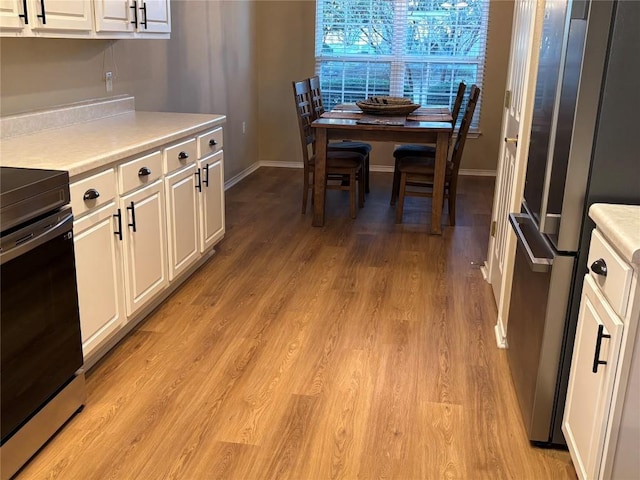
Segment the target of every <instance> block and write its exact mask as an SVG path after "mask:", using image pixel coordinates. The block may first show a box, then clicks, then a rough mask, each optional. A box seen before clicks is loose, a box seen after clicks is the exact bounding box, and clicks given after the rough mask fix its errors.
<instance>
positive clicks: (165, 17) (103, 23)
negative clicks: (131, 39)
mask: <svg viewBox="0 0 640 480" xmlns="http://www.w3.org/2000/svg"><path fill="white" fill-rule="evenodd" d="M94 6H95V19H96V32H97V34H98V35H100V34H109V35H110V36H111V34H113V33H139V34H141V35H140V36H144V34H147V33H151V34H156V33H167V34H168V33H170V32H171V7H170V4H169V0H147V1H143V0H94Z"/></svg>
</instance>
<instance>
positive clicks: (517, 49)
mask: <svg viewBox="0 0 640 480" xmlns="http://www.w3.org/2000/svg"><path fill="white" fill-rule="evenodd" d="M520 6H521V4H520V2H516V3H515V6H514V12H513V33H512V35H511V52H510V55H509V69H508V72H509V73H508V77H507V81H508V82H511V81H512V79H513V75H512V73H513V71H512V70H513V68H514V65H515V64H516V63H517V62H514V58H515V56H516V55H523V54H524V55H526V57H527V60H526V67H525V75H524V78H523V80H524V82H525V84H524V88H523V89H522V90H521V91H522V95H521V98H520V99H518V101H519V102H520V105H522V109H521V111H520V122H519V128H518V144H517V148H516V153H515V168H514V173H513V179H514V185H513V189H512V190H511V195H510V197H509V198H499V191H500V188H499V187H500V183H499V182H500V181H501V179H502V178H504V173H505V171H506V168H507V167H508V166H507V165H504V161H503V160H504V158H505V149H506V148H507V143H506V141H503V142H501V144H500V151H499V157H498V168H497V177H496V187H495V189H494V198H493V209H492V212H491V225H492V228H491V230H490V233H489V246H488V250H487V260H485V262H484V266H483V267H482V268H481V270H482V274H483V276H484V278H485V280H486V281H487V282H489V283H491V278H492V274H493V273H494V269H496V268H499V265H497V264H496V262H495V261H494V257H495V255H494V253H495V252H494V249H495V248H496V246H497V245H496V242H495V239H496V237H495V230H496V228H495V227H493V225H497V222H498V220H499V219H498V218H497V216H498V212H499V205H500V204H501V202H507V204H508V208H507V212H519V211H520V205H521V203H522V199H523V195H524V180H525V174H526V171H527V157H528V154H529V141H530V137H531V125H532V118H533V108H534V100H535V89H536V80H537V71H538V61H539V57H540V55H539V47H540V43H541V40H542V24H543V20H544V11H545V6H546V2H545V0H536V8H535V15H534V16H533V20H532V22H530V23H529V25H528V29H529V30H528V31H527V34H528V37H529V41H528V43H527V45H526V46H524V48H523V45H520V44H519V43H518V42H517V37H518V35H519V34H520V33H521V32H520V31H519V30H518V22H517V18H518V17H517V15H518V12H519V7H520ZM510 87H511V85H510V84H509V83H508V84H507V90H509V89H510ZM511 91H513V90H511ZM505 98H506V93H505ZM513 101H515V99H511V102H513ZM508 116H509V107H508V105H507V103H506V102H505V106H504V113H503V117H502V128H501V138H503V139H506V137H507V135H506V129H507V126H508V122H507V119H508ZM501 221H502V222H506V223H507V224H508V218H503V219H501ZM516 244H517V239H516V236H515V234H514V233H513V231H512V230H511V229H510V228H509V229H508V230H507V237H506V244H505V249H504V258H503V265H504V268H503V272H502V276H501V281H500V285H499V289H496V288H494V291H495V290H497V291H498V292H499V294H498V295H497V297H496V298H495V300H496V307H497V310H498V315H497V323H496V325H495V335H496V343H497V345H498V347H499V348H506V347H507V342H506V339H507V323H508V313H509V304H510V300H511V284H512V278H513V267H514V263H515V252H516Z"/></svg>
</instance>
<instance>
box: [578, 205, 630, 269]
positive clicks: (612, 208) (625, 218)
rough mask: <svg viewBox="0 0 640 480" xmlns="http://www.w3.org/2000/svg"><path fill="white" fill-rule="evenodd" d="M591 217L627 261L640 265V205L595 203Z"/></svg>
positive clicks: (590, 210) (592, 206)
mask: <svg viewBox="0 0 640 480" xmlns="http://www.w3.org/2000/svg"><path fill="white" fill-rule="evenodd" d="M589 217H591V219H592V220H593V221H594V222H595V223H596V226H597V228H598V230H599V231H600V232H602V234H603V235H604V236H605V237H606V238H607V240H609V241H610V242H611V243H612V244H613V246H614V247H615V248H616V249H617V250H618V251H619V253H620V254H621V255H622V256H623V257H624V258H625V260H627V261H628V262H631V263H633V264H636V265H640V205H616V204H607V203H594V204H593V205H591V207H590V208H589Z"/></svg>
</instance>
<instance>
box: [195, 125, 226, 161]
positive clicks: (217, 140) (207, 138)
mask: <svg viewBox="0 0 640 480" xmlns="http://www.w3.org/2000/svg"><path fill="white" fill-rule="evenodd" d="M222 144H223V140H222V127H218V128H216V129H214V130H211V131H209V132H207V133H204V134H202V135H198V158H202V157H205V156H207V155H209V154H211V153H216V152H219V151H220V150H222Z"/></svg>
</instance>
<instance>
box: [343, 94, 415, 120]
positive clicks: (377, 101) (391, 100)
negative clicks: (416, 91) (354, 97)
mask: <svg viewBox="0 0 640 480" xmlns="http://www.w3.org/2000/svg"><path fill="white" fill-rule="evenodd" d="M356 105H358V107H360V110H362V111H363V112H364V113H368V114H371V115H396V116H400V115H409V114H410V113H411V112H413V111H414V110H415V109H417V108H418V107H420V105H419V104H417V103H413V102H412V101H411V99H409V98H404V97H369V98H367V99H366V100H362V101H359V102H356Z"/></svg>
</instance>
